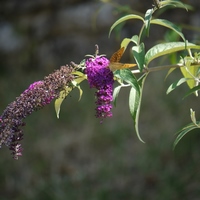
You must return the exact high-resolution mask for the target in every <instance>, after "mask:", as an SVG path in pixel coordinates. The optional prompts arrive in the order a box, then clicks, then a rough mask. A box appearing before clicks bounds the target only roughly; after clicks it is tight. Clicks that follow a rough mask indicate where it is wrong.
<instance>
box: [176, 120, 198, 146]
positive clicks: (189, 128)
mask: <svg viewBox="0 0 200 200" xmlns="http://www.w3.org/2000/svg"><path fill="white" fill-rule="evenodd" d="M197 123H199V122H197ZM196 128H199V127H198V126H196V125H195V124H194V123H190V124H188V125H186V126H185V127H183V128H182V129H181V130H180V131H178V133H177V135H178V136H177V137H176V139H175V141H174V145H173V148H175V147H176V145H177V144H178V143H179V142H180V140H181V139H182V138H183V137H184V136H185V135H186V134H187V133H188V132H190V131H192V130H193V129H196Z"/></svg>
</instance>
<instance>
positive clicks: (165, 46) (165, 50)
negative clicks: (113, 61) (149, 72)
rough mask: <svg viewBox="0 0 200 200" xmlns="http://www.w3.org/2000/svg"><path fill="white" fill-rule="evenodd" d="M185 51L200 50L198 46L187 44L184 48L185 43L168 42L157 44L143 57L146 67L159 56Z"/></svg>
mask: <svg viewBox="0 0 200 200" xmlns="http://www.w3.org/2000/svg"><path fill="white" fill-rule="evenodd" d="M185 49H200V46H199V45H195V44H193V43H187V48H186V45H185V42H168V43H162V44H157V45H155V46H153V47H152V48H151V49H149V50H148V51H147V53H146V55H145V64H146V65H148V64H149V63H150V62H151V61H152V60H154V59H155V58H158V57H160V56H163V55H167V54H170V53H174V52H177V51H182V50H185Z"/></svg>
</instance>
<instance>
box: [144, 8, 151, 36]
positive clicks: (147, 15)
mask: <svg viewBox="0 0 200 200" xmlns="http://www.w3.org/2000/svg"><path fill="white" fill-rule="evenodd" d="M152 14H153V9H148V10H147V12H146V13H145V17H144V23H145V34H146V36H149V29H150V22H151V18H152Z"/></svg>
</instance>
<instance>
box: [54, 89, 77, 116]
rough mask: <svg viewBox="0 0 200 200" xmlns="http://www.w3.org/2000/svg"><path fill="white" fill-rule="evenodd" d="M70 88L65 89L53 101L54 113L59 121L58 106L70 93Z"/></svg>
mask: <svg viewBox="0 0 200 200" xmlns="http://www.w3.org/2000/svg"><path fill="white" fill-rule="evenodd" d="M72 89H73V88H72V87H68V86H67V87H65V89H64V90H62V91H61V92H60V96H59V97H58V98H57V99H56V100H55V104H54V106H55V111H56V116H57V118H58V119H59V114H60V106H61V104H62V102H63V100H64V99H65V97H66V96H67V95H68V94H69V93H70V92H71V91H72Z"/></svg>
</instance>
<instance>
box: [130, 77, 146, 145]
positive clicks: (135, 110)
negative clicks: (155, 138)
mask: <svg viewBox="0 0 200 200" xmlns="http://www.w3.org/2000/svg"><path fill="white" fill-rule="evenodd" d="M145 79H146V75H145V76H144V77H143V78H142V80H140V81H141V82H140V86H139V90H137V89H136V88H135V87H132V88H131V90H130V94H129V109H130V113H131V116H132V119H133V122H134V127H135V131H136V134H137V137H138V139H139V140H140V141H141V142H143V143H144V141H143V140H142V138H141V137H140V132H139V115H140V106H141V101H142V91H143V85H144V81H145Z"/></svg>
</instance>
